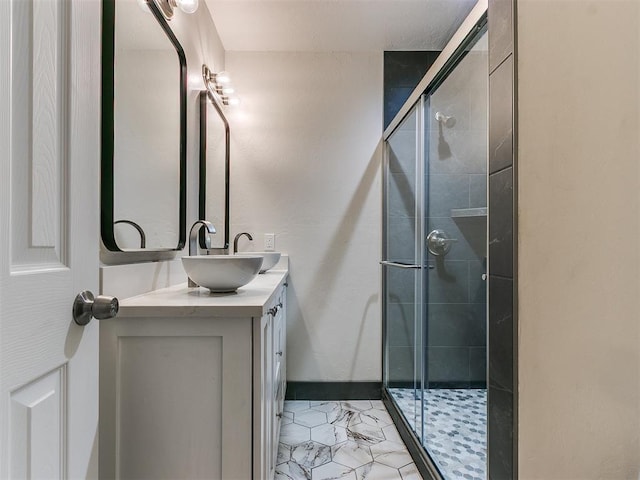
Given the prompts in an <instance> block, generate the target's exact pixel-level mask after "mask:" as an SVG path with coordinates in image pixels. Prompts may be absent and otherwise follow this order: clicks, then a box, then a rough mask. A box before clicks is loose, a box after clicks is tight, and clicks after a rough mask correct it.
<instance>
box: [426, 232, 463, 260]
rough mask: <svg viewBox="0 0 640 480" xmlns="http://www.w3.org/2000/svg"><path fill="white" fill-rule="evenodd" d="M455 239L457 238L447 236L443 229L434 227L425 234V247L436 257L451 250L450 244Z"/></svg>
mask: <svg viewBox="0 0 640 480" xmlns="http://www.w3.org/2000/svg"><path fill="white" fill-rule="evenodd" d="M457 241H458V239H457V238H449V235H447V233H446V232H445V231H444V230H440V229H435V230H432V231H431V233H429V235H427V248H428V249H429V252H431V254H432V255H435V256H436V257H439V256H444V255H446V254H447V253H449V250H451V244H452V243H453V242H457Z"/></svg>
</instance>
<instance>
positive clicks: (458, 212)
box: [451, 207, 487, 218]
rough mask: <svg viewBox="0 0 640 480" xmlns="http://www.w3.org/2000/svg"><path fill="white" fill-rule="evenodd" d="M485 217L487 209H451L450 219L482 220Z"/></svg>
mask: <svg viewBox="0 0 640 480" xmlns="http://www.w3.org/2000/svg"><path fill="white" fill-rule="evenodd" d="M486 216H487V207H476V208H452V209H451V218H479V217H480V218H484V217H486Z"/></svg>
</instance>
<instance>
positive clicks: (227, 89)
mask: <svg viewBox="0 0 640 480" xmlns="http://www.w3.org/2000/svg"><path fill="white" fill-rule="evenodd" d="M235 91H236V89H235V88H233V87H229V86H226V87H216V92H218V93H219V94H220V95H226V96H229V95H231V94H232V93H234V92H235Z"/></svg>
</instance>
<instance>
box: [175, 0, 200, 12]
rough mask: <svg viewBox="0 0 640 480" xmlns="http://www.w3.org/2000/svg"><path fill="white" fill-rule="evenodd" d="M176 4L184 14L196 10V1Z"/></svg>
mask: <svg viewBox="0 0 640 480" xmlns="http://www.w3.org/2000/svg"><path fill="white" fill-rule="evenodd" d="M177 3H178V7H179V8H180V10H182V11H183V12H184V13H193V12H195V11H196V10H197V9H198V0H177Z"/></svg>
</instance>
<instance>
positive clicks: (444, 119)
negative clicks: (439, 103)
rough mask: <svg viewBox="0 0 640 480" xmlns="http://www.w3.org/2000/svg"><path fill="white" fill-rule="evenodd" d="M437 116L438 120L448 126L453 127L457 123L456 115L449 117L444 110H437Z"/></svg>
mask: <svg viewBox="0 0 640 480" xmlns="http://www.w3.org/2000/svg"><path fill="white" fill-rule="evenodd" d="M435 118H436V121H437V122H439V123H441V124H442V125H444V126H445V127H447V128H451V127H453V126H454V125H455V124H456V117H454V116H453V115H452V116H450V117H449V116H447V115H445V114H444V113H442V112H436V115H435Z"/></svg>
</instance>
